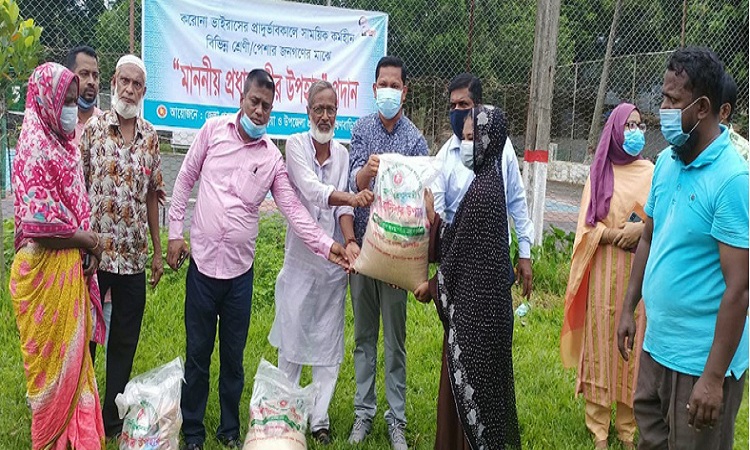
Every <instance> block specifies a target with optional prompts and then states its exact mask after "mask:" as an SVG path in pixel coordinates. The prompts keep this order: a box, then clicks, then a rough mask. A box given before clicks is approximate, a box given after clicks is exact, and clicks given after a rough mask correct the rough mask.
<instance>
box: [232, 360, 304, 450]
mask: <svg viewBox="0 0 750 450" xmlns="http://www.w3.org/2000/svg"><path fill="white" fill-rule="evenodd" d="M316 395H317V388H316V386H315V385H312V384H311V385H309V386H307V387H305V388H300V387H299V386H297V385H296V384H294V383H292V382H291V381H289V379H288V378H287V377H286V375H284V373H283V372H282V371H280V370H279V369H277V368H276V367H275V366H274V365H273V364H271V363H270V362H268V361H266V360H265V359H261V360H260V364H258V372H256V374H255V384H254V386H253V396H252V397H251V398H250V425H249V426H248V432H247V436H246V437H245V445H244V446H243V447H242V448H243V450H306V449H307V442H306V440H305V431H306V430H307V420H308V418H309V416H310V411H311V410H312V407H313V404H314V402H315V396H316Z"/></svg>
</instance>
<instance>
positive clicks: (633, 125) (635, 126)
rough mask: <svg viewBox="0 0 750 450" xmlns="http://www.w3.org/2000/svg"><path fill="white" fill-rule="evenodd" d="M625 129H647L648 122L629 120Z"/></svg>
mask: <svg viewBox="0 0 750 450" xmlns="http://www.w3.org/2000/svg"><path fill="white" fill-rule="evenodd" d="M625 129H626V130H630V131H635V130H641V131H646V124H645V123H641V122H628V123H626V124H625Z"/></svg>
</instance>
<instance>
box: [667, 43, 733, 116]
mask: <svg viewBox="0 0 750 450" xmlns="http://www.w3.org/2000/svg"><path fill="white" fill-rule="evenodd" d="M667 70H669V71H672V72H674V73H675V74H677V75H680V74H682V73H684V74H685V75H686V77H687V83H686V85H685V88H686V89H690V90H691V91H692V93H693V100H695V99H697V98H699V97H702V96H706V97H708V99H709V100H710V101H711V110H712V111H713V112H714V114H719V110H720V109H721V105H722V103H723V102H722V92H723V90H724V83H723V81H724V64H723V63H722V62H721V60H720V59H719V57H718V56H716V54H715V53H714V52H712V51H711V50H709V49H707V48H705V47H686V48H682V49H679V50H676V51H675V52H674V53H672V55H671V56H670V57H669V60H667Z"/></svg>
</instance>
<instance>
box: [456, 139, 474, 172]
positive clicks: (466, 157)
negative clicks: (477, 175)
mask: <svg viewBox="0 0 750 450" xmlns="http://www.w3.org/2000/svg"><path fill="white" fill-rule="evenodd" d="M459 153H460V155H461V162H462V163H463V164H464V166H466V168H467V169H469V170H474V141H461V149H460V150H459Z"/></svg>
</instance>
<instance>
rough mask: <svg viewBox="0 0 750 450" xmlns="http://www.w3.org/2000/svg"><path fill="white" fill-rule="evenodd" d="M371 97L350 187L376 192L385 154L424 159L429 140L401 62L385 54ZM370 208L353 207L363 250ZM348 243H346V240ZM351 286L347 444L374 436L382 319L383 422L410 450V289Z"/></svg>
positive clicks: (401, 449)
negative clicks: (407, 110) (373, 107)
mask: <svg viewBox="0 0 750 450" xmlns="http://www.w3.org/2000/svg"><path fill="white" fill-rule="evenodd" d="M372 90H373V94H375V100H376V103H377V106H378V112H377V113H374V114H371V115H369V116H365V117H362V118H361V119H359V120H358V121H357V123H355V124H354V128H353V129H352V144H351V150H350V151H349V185H350V186H349V187H350V189H351V190H352V192H355V193H356V192H359V191H361V190H364V189H372V188H373V184H374V180H375V175H377V173H378V166H379V163H380V159H379V157H378V155H380V154H382V153H400V154H402V155H407V156H426V155H427V142H426V141H425V139H424V137H423V136H422V133H420V131H419V129H417V127H416V126H414V124H413V123H412V122H411V121H410V120H409V119H407V118H406V117H405V116H404V114H403V112H402V105H403V102H404V99H405V98H406V91H407V86H406V67H404V63H403V61H401V59H399V58H396V57H393V56H385V57H383V58H381V59H380V61H379V62H378V65H377V68H376V69H375V84H373V86H372ZM369 215H370V208H369V207H368V208H355V209H354V236H355V238H356V241H357V244H359V246H360V247H361V246H362V237H363V236H364V234H365V229H366V228H367V219H368V217H369ZM347 244H348V242H347ZM349 286H350V289H351V296H352V308H353V312H354V371H355V376H356V381H357V390H356V392H355V393H354V414H355V421H354V426H353V427H352V431H351V434H350V435H349V442H350V443H352V444H357V443H360V442H362V441H363V440H364V439H365V437H366V436H367V435H368V434H369V433H370V429H371V428H372V420H373V419H374V417H375V412H376V410H377V396H376V395H375V373H376V368H377V358H378V334H379V331H380V317H381V315H382V318H383V342H384V346H385V374H386V375H385V398H386V400H387V401H388V407H389V409H388V411H386V413H385V420H386V422H387V423H388V433H389V435H390V438H391V444H392V445H393V448H394V450H406V449H407V445H406V439H405V437H404V428H405V427H406V347H405V342H406V291H404V290H402V289H398V288H395V287H393V286H390V285H388V284H387V283H383V282H382V281H379V280H375V279H373V278H370V277H367V276H365V275H362V274H351V275H350V277H349Z"/></svg>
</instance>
